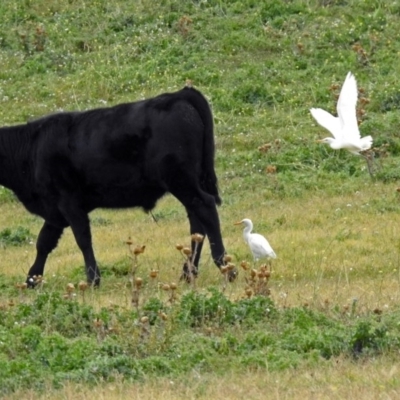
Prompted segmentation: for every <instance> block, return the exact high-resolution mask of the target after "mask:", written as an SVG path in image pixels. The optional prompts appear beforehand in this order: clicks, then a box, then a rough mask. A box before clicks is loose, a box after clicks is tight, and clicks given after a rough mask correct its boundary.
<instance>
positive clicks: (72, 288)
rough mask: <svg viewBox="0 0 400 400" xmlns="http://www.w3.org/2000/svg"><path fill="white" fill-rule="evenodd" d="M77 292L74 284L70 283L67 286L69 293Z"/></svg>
mask: <svg viewBox="0 0 400 400" xmlns="http://www.w3.org/2000/svg"><path fill="white" fill-rule="evenodd" d="M74 290H75V286H74V284H73V283H68V285H67V292H68V293H72V292H73V291H74Z"/></svg>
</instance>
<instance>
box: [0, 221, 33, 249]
mask: <svg viewBox="0 0 400 400" xmlns="http://www.w3.org/2000/svg"><path fill="white" fill-rule="evenodd" d="M32 241H33V235H32V234H31V232H30V231H29V229H27V228H24V227H23V226H18V227H17V228H15V229H14V230H11V229H10V228H6V229H3V230H2V231H1V232H0V246H21V245H24V244H32Z"/></svg>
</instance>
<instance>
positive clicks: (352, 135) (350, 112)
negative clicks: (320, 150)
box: [310, 72, 372, 155]
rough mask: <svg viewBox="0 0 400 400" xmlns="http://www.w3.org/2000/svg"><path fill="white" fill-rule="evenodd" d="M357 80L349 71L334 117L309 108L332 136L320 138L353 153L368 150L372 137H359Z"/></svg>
mask: <svg viewBox="0 0 400 400" xmlns="http://www.w3.org/2000/svg"><path fill="white" fill-rule="evenodd" d="M357 96H358V92H357V82H356V78H355V77H354V75H353V74H352V73H351V72H349V73H348V74H347V76H346V80H345V81H344V83H343V86H342V90H341V91H340V95H339V100H338V103H337V106H336V108H337V113H338V116H337V117H334V116H333V115H332V114H330V113H328V112H327V111H325V110H322V109H321V108H311V109H310V112H311V115H312V116H313V117H314V118H315V120H316V121H317V122H318V124H319V125H321V126H322V127H324V128H325V129H327V130H328V131H329V132H331V133H332V135H333V137H327V138H325V139H322V140H320V142H321V143H327V144H329V146H331V148H332V149H334V150H339V149H346V150H348V151H350V153H353V154H357V155H358V154H359V152H360V151H365V150H368V149H369V148H370V147H371V146H372V137H371V136H365V137H363V138H362V137H361V135H360V131H359V129H358V122H357V114H356V105H357Z"/></svg>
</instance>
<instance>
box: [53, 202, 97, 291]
mask: <svg viewBox="0 0 400 400" xmlns="http://www.w3.org/2000/svg"><path fill="white" fill-rule="evenodd" d="M60 210H61V212H62V213H63V215H64V217H65V219H66V220H67V221H68V223H69V225H70V226H71V229H72V232H73V234H74V237H75V240H76V243H77V244H78V246H79V248H80V249H81V252H82V254H83V258H84V260H85V269H86V277H87V281H88V283H89V284H90V285H93V286H99V285H100V270H99V268H98V266H97V262H96V259H95V256H94V252H93V246H92V234H91V231H90V221H89V217H88V214H87V213H86V212H85V211H84V210H83V209H82V208H80V207H79V206H77V205H76V203H74V202H73V201H71V199H66V200H65V201H64V202H63V203H62V204H61V205H60Z"/></svg>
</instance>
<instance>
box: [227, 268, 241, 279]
mask: <svg viewBox="0 0 400 400" xmlns="http://www.w3.org/2000/svg"><path fill="white" fill-rule="evenodd" d="M238 275H239V271H238V270H237V269H236V268H234V269H231V270H230V271H228V281H229V282H233V281H235V280H236V278H237V277H238Z"/></svg>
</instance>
